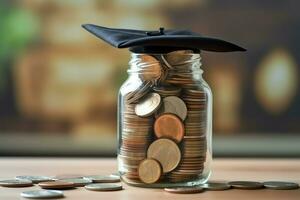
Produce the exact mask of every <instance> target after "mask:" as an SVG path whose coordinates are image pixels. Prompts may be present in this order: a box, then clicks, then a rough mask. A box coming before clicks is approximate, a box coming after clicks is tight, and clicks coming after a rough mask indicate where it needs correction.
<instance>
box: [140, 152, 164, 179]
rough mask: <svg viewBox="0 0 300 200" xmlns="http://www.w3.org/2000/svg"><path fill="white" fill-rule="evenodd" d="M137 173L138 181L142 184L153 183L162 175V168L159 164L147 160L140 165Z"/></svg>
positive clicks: (149, 159) (152, 160)
mask: <svg viewBox="0 0 300 200" xmlns="http://www.w3.org/2000/svg"><path fill="white" fill-rule="evenodd" d="M138 173H139V177H140V180H141V181H143V182H144V183H155V182H156V181H158V180H159V178H160V176H161V174H162V168H161V165H160V163H159V162H157V161H156V160H154V159H151V158H148V159H145V160H143V161H142V162H141V163H140V165H139V168H138Z"/></svg>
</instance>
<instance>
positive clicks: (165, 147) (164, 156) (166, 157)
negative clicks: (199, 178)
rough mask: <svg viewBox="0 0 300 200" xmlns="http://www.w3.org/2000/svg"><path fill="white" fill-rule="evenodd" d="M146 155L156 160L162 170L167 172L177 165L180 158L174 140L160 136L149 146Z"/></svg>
mask: <svg viewBox="0 0 300 200" xmlns="http://www.w3.org/2000/svg"><path fill="white" fill-rule="evenodd" d="M147 157H148V158H154V159H155V160H157V161H158V162H159V163H160V164H161V165H162V168H163V172H164V173H167V172H170V171H172V170H174V169H175V168H176V167H177V165H178V164H179V162H180V159H181V152H180V149H179V147H178V146H177V145H176V143H175V142H173V141H172V140H170V139H166V138H161V139H158V140H156V141H154V142H153V143H152V144H151V145H150V146H149V148H148V151H147Z"/></svg>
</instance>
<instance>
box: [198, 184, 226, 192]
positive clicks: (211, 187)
mask: <svg viewBox="0 0 300 200" xmlns="http://www.w3.org/2000/svg"><path fill="white" fill-rule="evenodd" d="M202 187H203V188H205V189H206V190H212V191H219V190H228V189H230V188H231V186H230V185H229V184H227V183H224V182H207V183H205V184H203V185H202Z"/></svg>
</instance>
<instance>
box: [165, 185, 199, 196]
mask: <svg viewBox="0 0 300 200" xmlns="http://www.w3.org/2000/svg"><path fill="white" fill-rule="evenodd" d="M165 191H167V192H170V193H176V194H193V193H200V192H203V191H204V189H203V188H202V187H199V186H197V187H175V188H165Z"/></svg>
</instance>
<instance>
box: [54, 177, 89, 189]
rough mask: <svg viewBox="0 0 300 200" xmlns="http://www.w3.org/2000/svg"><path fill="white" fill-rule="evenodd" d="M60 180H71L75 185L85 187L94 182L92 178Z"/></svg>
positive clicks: (65, 180) (66, 180)
mask: <svg viewBox="0 0 300 200" xmlns="http://www.w3.org/2000/svg"><path fill="white" fill-rule="evenodd" d="M59 181H64V182H71V183H73V184H74V186H75V187H83V186H85V185H87V184H90V183H93V182H92V181H91V180H90V179H84V178H66V179H59Z"/></svg>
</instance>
